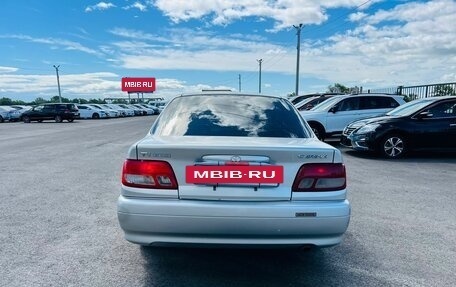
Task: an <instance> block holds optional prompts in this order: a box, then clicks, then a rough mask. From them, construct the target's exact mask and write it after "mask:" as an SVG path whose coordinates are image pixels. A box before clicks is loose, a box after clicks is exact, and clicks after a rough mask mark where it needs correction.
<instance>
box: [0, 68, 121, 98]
mask: <svg viewBox="0 0 456 287" xmlns="http://www.w3.org/2000/svg"><path fill="white" fill-rule="evenodd" d="M60 85H61V89H62V96H63V97H69V98H76V97H85V96H90V97H103V96H104V95H109V94H113V93H117V94H119V93H120V76H118V75H116V74H114V73H110V72H100V73H84V74H70V75H65V74H61V75H60ZM0 92H2V93H28V94H40V95H42V96H48V97H49V98H50V97H52V96H55V95H56V94H57V93H58V91H57V80H56V77H55V75H54V74H50V75H18V74H0Z"/></svg>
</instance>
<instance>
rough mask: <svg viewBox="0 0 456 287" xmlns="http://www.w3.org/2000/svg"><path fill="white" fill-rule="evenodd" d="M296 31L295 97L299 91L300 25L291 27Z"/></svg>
mask: <svg viewBox="0 0 456 287" xmlns="http://www.w3.org/2000/svg"><path fill="white" fill-rule="evenodd" d="M293 27H295V29H296V35H298V45H297V50H298V51H297V55H296V91H295V96H297V95H298V90H299V58H300V52H301V29H302V24H299V25H298V26H295V25H293Z"/></svg>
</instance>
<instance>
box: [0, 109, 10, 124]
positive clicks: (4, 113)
mask: <svg viewBox="0 0 456 287" xmlns="http://www.w3.org/2000/svg"><path fill="white" fill-rule="evenodd" d="M6 120H9V114H8V110H6V109H4V108H3V107H2V106H0V123H3V122H4V121H6Z"/></svg>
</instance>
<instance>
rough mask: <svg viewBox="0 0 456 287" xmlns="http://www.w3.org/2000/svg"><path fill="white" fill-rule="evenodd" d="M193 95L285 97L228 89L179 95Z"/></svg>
mask: <svg viewBox="0 0 456 287" xmlns="http://www.w3.org/2000/svg"><path fill="white" fill-rule="evenodd" d="M192 96H248V97H267V98H276V99H284V100H285V98H283V97H279V96H271V95H266V94H249V93H238V92H226V91H204V92H198V93H186V94H182V95H180V96H178V97H192Z"/></svg>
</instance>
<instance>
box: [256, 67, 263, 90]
mask: <svg viewBox="0 0 456 287" xmlns="http://www.w3.org/2000/svg"><path fill="white" fill-rule="evenodd" d="M257 62H258V64H259V65H260V74H259V81H258V93H259V94H261V63H263V59H259V60H257Z"/></svg>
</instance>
